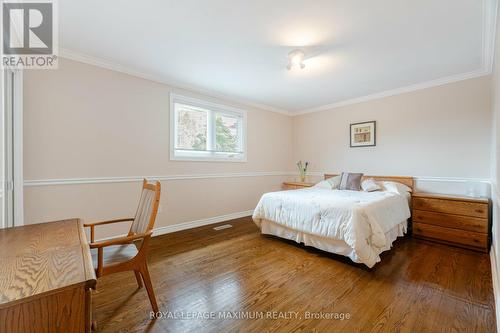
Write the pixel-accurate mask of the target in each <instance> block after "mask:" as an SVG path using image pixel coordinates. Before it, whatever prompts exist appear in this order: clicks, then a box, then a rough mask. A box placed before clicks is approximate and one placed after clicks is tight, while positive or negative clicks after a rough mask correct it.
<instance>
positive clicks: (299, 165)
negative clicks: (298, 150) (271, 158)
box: [297, 161, 309, 182]
mask: <svg viewBox="0 0 500 333" xmlns="http://www.w3.org/2000/svg"><path fill="white" fill-rule="evenodd" d="M308 166H309V162H305V163H302V161H298V162H297V168H298V169H299V174H300V181H301V182H305V181H306V175H307V167H308Z"/></svg>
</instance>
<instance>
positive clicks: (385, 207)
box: [253, 174, 414, 268]
mask: <svg viewBox="0 0 500 333" xmlns="http://www.w3.org/2000/svg"><path fill="white" fill-rule="evenodd" d="M334 176H335V175H331V174H326V175H325V179H328V178H331V177H334ZM363 178H364V179H368V178H372V179H374V180H375V181H377V182H380V184H385V182H396V183H398V184H403V185H406V186H407V188H409V191H407V192H404V191H400V192H391V191H387V190H383V191H376V192H364V191H344V190H332V189H324V188H317V187H311V188H305V189H299V190H291V191H279V192H269V193H266V194H264V195H263V196H262V197H261V199H260V201H259V203H258V204H257V207H256V208H255V210H254V214H253V220H254V222H255V224H256V225H257V226H258V227H259V228H260V230H261V233H262V234H268V235H274V236H277V237H280V238H285V239H289V240H293V241H296V242H297V243H303V244H304V245H307V246H312V247H315V248H318V249H320V250H324V251H327V252H331V253H335V254H340V255H343V256H346V257H349V258H350V259H351V260H352V261H353V262H356V263H363V264H365V265H366V266H368V267H370V268H371V267H373V266H374V265H375V264H376V263H377V262H379V261H380V254H381V253H382V252H383V251H386V250H389V249H390V248H391V247H392V243H393V242H394V241H395V240H396V238H397V237H401V236H403V235H404V234H405V233H406V231H407V223H408V219H409V218H410V207H409V205H410V202H411V190H412V189H413V187H414V181H413V178H412V177H392V176H388V177H381V176H364V177H363Z"/></svg>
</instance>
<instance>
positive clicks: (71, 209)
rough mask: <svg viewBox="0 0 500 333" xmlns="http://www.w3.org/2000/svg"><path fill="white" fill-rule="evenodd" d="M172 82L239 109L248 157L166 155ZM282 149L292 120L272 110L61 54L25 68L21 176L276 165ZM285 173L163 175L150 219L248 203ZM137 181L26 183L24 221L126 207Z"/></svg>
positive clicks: (175, 219)
mask: <svg viewBox="0 0 500 333" xmlns="http://www.w3.org/2000/svg"><path fill="white" fill-rule="evenodd" d="M171 91H174V92H176V93H180V94H185V95H189V96H194V97H198V98H205V99H207V100H210V101H214V102H218V103H224V104H226V105H230V106H235V107H240V108H243V109H245V110H247V113H248V124H247V128H248V141H247V147H248V155H247V157H248V162H246V163H228V162H225V163H224V162H178V161H170V159H169V93H170V92H171ZM291 149H292V120H291V118H290V117H288V116H285V115H281V114H278V113H273V112H269V111H264V110H259V109H255V108H249V107H246V106H242V105H238V104H235V103H230V102H229V101H222V100H218V99H213V98H208V97H204V96H200V95H198V94H193V93H188V92H185V91H181V90H175V89H173V88H171V87H169V86H166V85H164V84H160V83H155V82H152V81H148V80H144V79H140V78H136V77H132V76H129V75H125V74H122V73H118V72H114V71H109V70H106V69H102V68H98V67H95V66H91V65H87V64H83V63H79V62H75V61H70V60H65V59H61V61H60V63H59V69H58V70H49V71H26V73H25V76H24V179H25V181H30V180H44V179H67V178H95V177H133V176H169V175H186V174H229V173H251V172H280V171H286V170H291V169H292V168H293V164H292V159H291V157H292V155H291V154H292V152H291ZM284 177H285V176H260V177H233V178H217V179H199V180H175V181H165V182H163V184H162V185H163V186H164V192H163V196H162V201H161V213H160V215H159V218H158V220H157V223H156V226H157V227H162V226H167V225H173V224H178V223H181V222H186V221H192V220H198V219H205V218H210V217H214V216H219V215H224V214H229V213H235V212H241V211H247V210H251V209H253V208H254V206H255V205H256V203H257V200H258V199H259V197H260V195H261V194H262V193H264V192H266V191H270V190H273V189H277V188H279V186H280V183H281V181H282V180H283V179H284ZM139 188H140V183H138V182H135V183H118V184H86V185H58V186H35V187H31V186H29V187H25V202H24V205H25V208H24V209H25V223H27V224H30V223H36V222H42V221H49V220H54V219H61V218H66V217H82V218H84V219H85V220H94V219H102V218H111V217H120V216H122V215H125V216H129V215H131V214H133V212H134V209H135V205H136V203H137V200H138V195H139ZM101 236H108V233H103V234H102V235H101Z"/></svg>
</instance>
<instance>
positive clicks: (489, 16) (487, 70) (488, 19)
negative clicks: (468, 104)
mask: <svg viewBox="0 0 500 333" xmlns="http://www.w3.org/2000/svg"><path fill="white" fill-rule="evenodd" d="M482 3H483V13H482V16H483V18H482V20H483V22H482V23H483V26H482V36H481V40H482V56H481V68H479V69H477V70H474V71H471V72H466V73H460V74H455V75H451V76H446V77H443V78H439V79H436V80H431V81H426V82H421V83H417V84H412V85H409V86H405V87H400V88H396V89H390V90H386V91H382V92H379V93H374V94H370V95H366V96H360V97H356V98H352V99H348V100H344V101H338V102H334V103H330V104H325V105H320V106H317V107H313V108H310V109H305V110H302V111H298V112H293V113H292V115H293V116H298V115H302V114H307V113H313V112H320V111H326V110H332V109H336V108H340V107H342V106H347V105H351V104H357V103H362V102H367V101H371V100H376V99H381V98H384V97H390V96H395V95H399V94H404V93H408V92H412V91H417V90H422V89H426V88H432V87H437V86H441V85H445V84H448V83H454V82H459V81H464V80H468V79H473V78H477V77H481V76H486V75H490V74H491V73H492V72H493V59H494V56H495V37H496V26H497V16H498V15H497V11H498V0H482Z"/></svg>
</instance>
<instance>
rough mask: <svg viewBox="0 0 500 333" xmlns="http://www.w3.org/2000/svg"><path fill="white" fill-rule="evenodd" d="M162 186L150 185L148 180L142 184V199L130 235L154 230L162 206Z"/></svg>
mask: <svg viewBox="0 0 500 333" xmlns="http://www.w3.org/2000/svg"><path fill="white" fill-rule="evenodd" d="M160 194H161V185H160V182H158V181H157V182H156V184H149V183H148V182H147V180H146V179H144V181H143V183H142V193H141V199H140V200H139V206H138V207H137V212H136V213H135V218H134V222H132V225H131V226H130V231H129V233H128V234H129V235H135V234H142V233H145V232H148V231H149V230H151V229H153V226H154V224H155V220H156V214H157V213H158V207H159V205H160Z"/></svg>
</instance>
